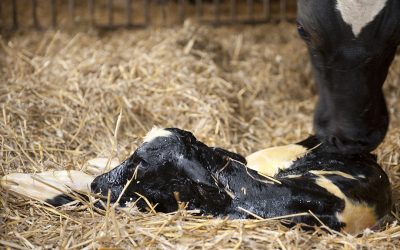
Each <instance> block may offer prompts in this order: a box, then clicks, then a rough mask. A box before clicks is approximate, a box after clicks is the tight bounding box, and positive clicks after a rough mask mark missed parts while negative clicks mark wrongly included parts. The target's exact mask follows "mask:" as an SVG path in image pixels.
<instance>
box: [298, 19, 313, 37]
mask: <svg viewBox="0 0 400 250" xmlns="http://www.w3.org/2000/svg"><path fill="white" fill-rule="evenodd" d="M297 32H299V35H300V37H301V38H303V39H304V40H309V39H310V36H309V34H308V33H307V31H306V30H305V29H304V27H303V25H302V24H301V23H299V22H298V21H297Z"/></svg>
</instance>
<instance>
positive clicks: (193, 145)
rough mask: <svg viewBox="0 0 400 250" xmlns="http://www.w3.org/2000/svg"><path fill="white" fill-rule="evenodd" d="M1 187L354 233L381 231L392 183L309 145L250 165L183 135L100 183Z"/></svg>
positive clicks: (54, 180)
mask: <svg viewBox="0 0 400 250" xmlns="http://www.w3.org/2000/svg"><path fill="white" fill-rule="evenodd" d="M1 183H2V185H3V186H4V187H6V188H8V189H10V190H12V191H15V192H17V193H20V194H24V195H27V196H30V197H33V198H36V199H40V200H44V201H46V202H47V203H49V204H52V205H63V204H66V203H68V202H70V201H72V200H73V198H71V197H72V196H71V195H70V194H68V193H69V192H70V191H71V190H69V188H66V187H65V186H63V183H65V184H66V185H68V186H69V187H70V188H72V189H74V190H77V191H79V192H92V193H97V194H100V195H101V197H108V196H109V194H110V196H109V197H110V201H111V202H113V203H115V202H117V203H119V205H121V206H124V205H125V204H126V203H127V202H135V203H136V205H137V206H138V207H139V208H140V209H145V208H147V207H148V203H147V202H150V203H152V204H157V205H156V206H155V209H156V210H157V211H160V212H172V211H175V210H176V209H177V208H178V201H181V202H185V203H187V207H188V208H189V209H193V210H199V213H200V214H209V215H214V216H229V217H230V218H251V217H262V218H271V217H280V216H287V217H289V218H290V219H289V224H290V223H303V224H306V225H309V226H313V225H320V223H321V222H322V223H323V224H325V225H327V226H329V227H331V228H333V229H335V230H344V231H346V232H348V233H358V232H360V231H362V230H363V229H365V228H367V227H372V226H374V225H375V224H376V223H377V222H378V221H379V220H380V219H382V218H384V217H385V215H387V214H388V212H389V211H390V208H391V192H390V184H389V181H388V178H387V176H386V174H385V173H384V171H383V170H382V169H381V168H380V166H379V165H378V164H377V163H376V158H375V157H374V156H373V155H371V154H369V153H363V154H358V155H349V154H341V153H336V152H330V151H329V147H327V146H325V145H324V144H321V142H320V141H319V140H318V139H317V138H316V137H310V138H308V139H307V140H305V141H302V142H300V143H297V144H292V145H288V146H283V147H275V148H269V149H265V150H262V151H259V152H256V153H254V154H252V155H250V156H248V157H247V159H245V158H244V157H242V156H241V155H238V154H235V153H232V152H229V151H226V150H224V149H221V148H212V147H208V146H206V145H205V144H203V143H201V142H200V141H198V140H197V139H196V138H195V137H194V136H193V135H192V134H191V133H190V132H187V131H183V130H180V129H176V128H170V129H158V130H152V131H151V132H150V133H149V134H148V135H147V136H146V138H145V140H144V143H143V144H142V145H141V146H140V147H139V148H138V149H137V150H136V151H135V152H134V153H133V155H132V156H131V157H129V158H128V159H127V160H125V161H124V162H123V163H121V164H120V165H119V166H117V167H115V168H114V169H112V170H111V171H109V172H107V173H105V174H102V175H100V176H98V177H96V178H94V177H90V176H88V175H87V174H84V173H81V176H80V174H79V172H77V171H72V172H68V171H61V172H47V173H42V174H39V175H37V176H36V177H35V175H29V174H11V175H9V176H5V177H3V178H2V180H1ZM54 186H56V188H55V187H54ZM89 186H90V188H89ZM143 196H144V197H146V198H147V200H144V199H142V197H143ZM103 200H104V201H106V200H107V198H103ZM293 214H295V215H297V216H292V215H293Z"/></svg>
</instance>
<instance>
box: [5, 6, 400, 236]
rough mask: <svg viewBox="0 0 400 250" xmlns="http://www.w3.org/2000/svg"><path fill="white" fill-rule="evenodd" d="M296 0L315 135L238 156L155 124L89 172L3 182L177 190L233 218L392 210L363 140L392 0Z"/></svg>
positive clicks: (42, 190) (123, 197) (379, 80)
mask: <svg viewBox="0 0 400 250" xmlns="http://www.w3.org/2000/svg"><path fill="white" fill-rule="evenodd" d="M298 5H299V8H298V9H299V14H298V29H299V33H300V35H301V36H302V37H303V39H304V40H305V41H306V43H307V46H308V48H309V51H310V56H311V61H312V64H313V68H314V73H315V77H316V81H317V85H318V91H319V94H320V98H319V102H318V104H317V110H316V113H315V131H316V136H311V137H309V138H308V139H306V140H304V141H302V142H299V143H296V144H292V145H288V146H283V147H275V148H269V149H265V150H261V151H258V152H256V153H253V154H251V155H249V156H248V157H246V158H244V157H243V156H241V155H238V154H236V153H232V152H229V151H226V150H224V149H221V148H213V147H208V146H206V145H205V144H203V143H201V142H200V141H198V140H197V139H196V138H195V137H194V136H193V135H192V134H191V133H190V132H187V131H183V130H180V129H176V128H169V129H155V130H152V131H150V133H149V134H148V135H147V136H146V137H145V139H144V142H143V144H142V145H141V146H140V147H139V148H138V149H137V150H136V151H135V152H134V153H133V155H132V156H131V157H129V158H128V159H127V160H125V161H124V162H123V163H121V164H119V165H118V164H114V165H115V168H114V169H112V170H111V171H109V172H107V173H104V174H101V175H99V176H97V177H94V176H91V175H88V174H84V173H82V172H79V171H56V172H45V173H41V174H37V175H29V174H10V175H8V176H5V177H3V178H2V179H1V184H2V186H3V187H5V188H7V189H9V190H12V191H14V192H17V193H20V194H25V195H27V196H30V197H33V198H36V199H39V200H43V201H46V202H48V203H50V204H52V205H62V204H65V203H68V202H70V201H72V200H74V199H76V198H74V197H76V196H74V197H73V196H71V195H70V194H71V192H72V191H78V192H80V193H83V194H84V196H86V195H88V196H90V195H89V193H97V194H100V195H102V197H103V198H102V199H103V200H105V199H106V198H104V197H108V195H109V194H110V201H111V202H118V203H119V204H120V205H121V206H123V205H125V204H126V203H127V202H131V201H134V202H136V204H137V206H138V207H139V208H141V209H145V208H146V207H147V206H148V204H147V201H149V202H150V203H153V204H157V206H156V209H157V210H158V211H161V212H170V211H174V210H176V209H177V208H178V205H177V202H178V201H182V202H186V203H187V204H188V208H190V209H197V210H199V211H200V213H201V214H211V215H215V216H229V217H230V218H247V217H252V216H256V217H257V216H260V217H264V218H270V217H279V216H287V215H291V214H297V215H298V216H293V217H290V221H289V222H291V223H304V224H307V225H311V226H312V225H319V224H320V223H321V222H322V223H323V224H325V225H327V226H329V227H331V228H333V229H336V230H344V231H346V232H349V233H358V232H360V231H362V230H363V229H365V228H367V227H372V226H374V225H375V224H376V223H378V222H379V221H380V220H381V219H383V218H384V217H385V216H386V215H387V214H388V213H389V212H390V209H391V189H390V183H389V180H388V177H387V176H386V174H385V172H384V171H383V170H382V169H381V167H380V166H379V165H378V164H377V162H376V157H375V156H374V155H372V154H370V151H371V150H373V149H374V148H376V147H377V146H378V145H379V143H380V142H381V141H382V140H383V138H384V136H385V133H386V130H387V127H388V120H389V119H388V112H387V108H386V104H385V99H384V96H383V93H382V85H383V83H384V81H385V78H386V76H387V73H388V68H389V66H390V63H391V62H392V60H393V57H394V54H395V51H396V47H397V45H398V44H399V42H400V0H337V1H333V0H299V2H298ZM143 196H144V197H146V198H147V200H146V202H145V200H144V199H143ZM177 200H178V201H177ZM81 202H84V200H81ZM99 204H101V202H100V203H99Z"/></svg>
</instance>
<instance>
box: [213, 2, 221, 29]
mask: <svg viewBox="0 0 400 250" xmlns="http://www.w3.org/2000/svg"><path fill="white" fill-rule="evenodd" d="M214 20H215V24H219V22H220V0H214Z"/></svg>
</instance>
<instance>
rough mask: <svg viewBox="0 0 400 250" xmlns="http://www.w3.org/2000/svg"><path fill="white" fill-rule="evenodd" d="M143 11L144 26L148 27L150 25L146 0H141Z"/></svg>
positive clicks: (148, 7) (148, 6)
mask: <svg viewBox="0 0 400 250" xmlns="http://www.w3.org/2000/svg"><path fill="white" fill-rule="evenodd" d="M143 9H144V24H145V26H148V25H149V24H150V5H149V2H148V1H147V0H143Z"/></svg>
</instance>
